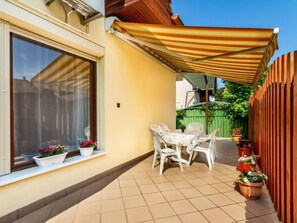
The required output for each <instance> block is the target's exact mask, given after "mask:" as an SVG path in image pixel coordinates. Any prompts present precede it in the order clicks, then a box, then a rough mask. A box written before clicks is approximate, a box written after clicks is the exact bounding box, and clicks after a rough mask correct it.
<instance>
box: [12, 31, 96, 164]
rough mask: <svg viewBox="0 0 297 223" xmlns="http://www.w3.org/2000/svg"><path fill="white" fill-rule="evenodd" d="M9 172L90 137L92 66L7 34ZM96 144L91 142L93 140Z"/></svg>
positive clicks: (92, 133)
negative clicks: (49, 149) (46, 150)
mask: <svg viewBox="0 0 297 223" xmlns="http://www.w3.org/2000/svg"><path fill="white" fill-rule="evenodd" d="M11 46H12V50H11V62H12V66H11V83H12V85H11V91H12V94H11V100H12V103H11V108H12V114H11V118H12V126H11V127H12V131H11V132H12V136H13V140H12V169H16V168H20V167H24V166H27V165H30V164H32V163H33V159H32V157H33V156H35V155H37V154H38V149H39V148H42V147H45V146H47V145H53V144H61V145H64V146H66V148H67V150H68V152H69V154H74V153H75V152H76V150H77V149H78V142H77V140H78V138H92V139H94V138H95V135H96V133H95V129H96V128H95V123H96V121H95V114H96V112H95V105H94V103H95V92H96V89H95V82H96V80H95V63H94V62H93V61H90V60H87V59H84V58H81V57H79V56H77V55H73V54H70V53H67V52H64V51H62V50H57V49H55V48H53V47H50V46H47V45H44V44H41V43H38V42H35V41H32V40H28V39H26V38H24V37H21V36H19V35H16V34H11ZM95 140H96V139H95Z"/></svg>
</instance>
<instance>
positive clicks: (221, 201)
mask: <svg viewBox="0 0 297 223" xmlns="http://www.w3.org/2000/svg"><path fill="white" fill-rule="evenodd" d="M207 198H208V199H209V200H211V201H212V202H213V203H215V204H216V205H217V206H225V205H229V204H234V201H232V200H231V199H229V198H228V197H226V196H225V195H223V194H213V195H209V196H207Z"/></svg>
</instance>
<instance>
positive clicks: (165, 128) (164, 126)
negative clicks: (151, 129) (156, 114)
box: [159, 123, 182, 132]
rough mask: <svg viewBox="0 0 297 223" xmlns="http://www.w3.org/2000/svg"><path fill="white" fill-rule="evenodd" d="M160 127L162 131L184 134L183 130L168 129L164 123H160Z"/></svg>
mask: <svg viewBox="0 0 297 223" xmlns="http://www.w3.org/2000/svg"><path fill="white" fill-rule="evenodd" d="M159 126H160V128H161V129H163V131H164V132H182V131H181V129H174V130H170V129H169V128H168V126H167V125H166V124H164V123H159Z"/></svg>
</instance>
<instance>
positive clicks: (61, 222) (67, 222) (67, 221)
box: [46, 218, 74, 223]
mask: <svg viewBox="0 0 297 223" xmlns="http://www.w3.org/2000/svg"><path fill="white" fill-rule="evenodd" d="M73 221H74V220H73V218H63V219H56V218H52V219H49V220H47V221H46V223H73Z"/></svg>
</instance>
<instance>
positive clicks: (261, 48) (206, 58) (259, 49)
mask: <svg viewBox="0 0 297 223" xmlns="http://www.w3.org/2000/svg"><path fill="white" fill-rule="evenodd" d="M266 48H267V46H259V47H255V48H251V49H246V50H240V51H236V52H232V53H225V54H220V55H215V56H210V57H204V58H201V59H193V61H194V62H199V61H203V60H213V59H216V58H220V57H229V56H235V55H239V54H244V53H250V52H256V51H261V50H265V49H266Z"/></svg>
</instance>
